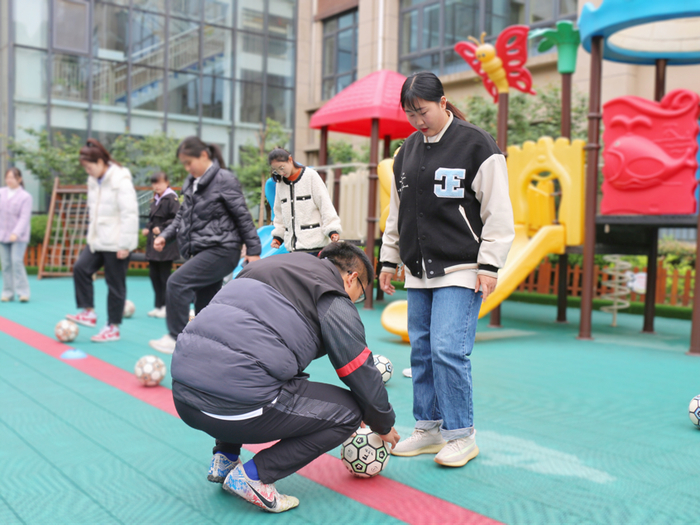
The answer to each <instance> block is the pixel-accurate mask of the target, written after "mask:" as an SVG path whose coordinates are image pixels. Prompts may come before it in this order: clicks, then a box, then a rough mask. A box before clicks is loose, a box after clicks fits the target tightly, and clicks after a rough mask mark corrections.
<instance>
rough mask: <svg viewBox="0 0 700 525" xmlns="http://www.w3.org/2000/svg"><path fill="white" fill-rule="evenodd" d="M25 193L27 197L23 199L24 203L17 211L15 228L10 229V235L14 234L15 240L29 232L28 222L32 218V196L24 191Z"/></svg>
mask: <svg viewBox="0 0 700 525" xmlns="http://www.w3.org/2000/svg"><path fill="white" fill-rule="evenodd" d="M25 193H26V194H27V195H26V198H25V199H24V202H23V203H22V207H21V208H20V210H19V217H18V218H17V224H15V227H14V228H13V229H12V233H14V234H15V235H16V236H17V238H20V236H21V235H22V234H24V233H25V232H27V231H29V229H30V226H29V221H30V220H31V217H32V195H31V193H29V192H27V191H25Z"/></svg>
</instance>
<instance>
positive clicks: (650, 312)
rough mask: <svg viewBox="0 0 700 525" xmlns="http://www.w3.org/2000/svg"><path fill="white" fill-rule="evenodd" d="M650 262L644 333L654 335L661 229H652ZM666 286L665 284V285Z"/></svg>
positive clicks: (645, 301) (645, 300)
mask: <svg viewBox="0 0 700 525" xmlns="http://www.w3.org/2000/svg"><path fill="white" fill-rule="evenodd" d="M651 232H652V239H651V245H650V246H649V260H648V261H647V293H646V294H645V295H644V327H643V328H642V333H645V334H653V333H654V314H655V313H656V277H657V275H656V274H657V266H658V264H657V259H658V258H659V229H658V228H652V229H651ZM664 284H665V283H664Z"/></svg>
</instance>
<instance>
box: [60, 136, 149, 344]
mask: <svg viewBox="0 0 700 525" xmlns="http://www.w3.org/2000/svg"><path fill="white" fill-rule="evenodd" d="M80 164H82V166H83V168H85V171H86V172H87V174H88V175H89V176H88V182H87V186H88V210H89V214H90V218H89V219H90V220H89V225H88V234H87V246H86V247H85V248H84V249H83V251H82V252H81V254H80V257H78V261H77V262H76V263H75V266H74V267H73V281H74V283H75V300H76V302H77V304H78V308H82V311H81V312H79V313H77V314H75V315H67V316H66V318H68V319H70V320H71V321H74V322H76V323H79V324H81V325H83V326H89V327H94V326H95V325H96V324H97V314H95V302H94V292H95V291H94V286H93V282H92V276H93V274H95V273H96V272H97V271H98V270H100V268H103V267H104V271H105V281H106V282H107V288H108V290H109V293H108V294H107V324H106V325H105V326H104V327H103V328H102V329H101V330H100V332H99V333H98V334H97V335H93V336H92V337H91V338H90V340H91V341H93V342H95V343H107V342H110V341H119V325H120V324H121V322H122V316H123V314H124V301H126V270H127V268H128V266H129V254H130V252H131V251H132V250H134V249H135V248H136V246H137V245H138V231H139V210H138V203H137V201H136V191H135V190H134V184H133V182H132V180H131V172H130V171H129V170H128V168H125V167H124V166H122V165H121V164H119V163H118V162H116V161H115V160H113V159H112V157H111V156H110V154H109V152H108V151H107V149H106V148H105V147H104V146H103V145H102V144H101V143H100V142H99V141H97V140H95V139H88V141H87V143H86V145H85V146H83V147H82V148H80Z"/></svg>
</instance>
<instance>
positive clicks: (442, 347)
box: [379, 72, 515, 467]
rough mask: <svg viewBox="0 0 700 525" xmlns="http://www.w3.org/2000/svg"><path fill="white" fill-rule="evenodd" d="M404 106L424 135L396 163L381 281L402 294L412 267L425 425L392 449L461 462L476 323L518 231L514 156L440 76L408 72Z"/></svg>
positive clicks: (419, 399)
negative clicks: (394, 280) (455, 99)
mask: <svg viewBox="0 0 700 525" xmlns="http://www.w3.org/2000/svg"><path fill="white" fill-rule="evenodd" d="M401 106H402V107H403V109H404V111H405V112H406V117H408V120H409V122H410V123H411V124H412V125H413V127H415V128H416V129H417V130H418V131H417V132H415V133H413V135H411V136H410V137H408V138H407V139H406V142H404V144H403V146H402V147H401V149H400V150H399V152H398V154H397V155H396V158H395V159H394V177H393V179H392V194H391V201H390V207H389V218H388V219H387V223H386V229H385V231H384V237H383V244H382V251H381V260H382V261H383V269H382V273H381V275H380V277H379V283H380V286H381V288H382V290H384V291H385V292H386V293H388V294H390V295H391V294H393V292H394V287H393V286H392V285H391V276H392V274H393V273H394V270H395V269H396V266H397V264H399V263H401V262H403V263H404V265H405V268H406V288H407V289H408V335H409V337H410V340H411V369H412V372H413V416H414V418H415V419H416V426H415V430H414V432H413V434H412V435H411V436H410V437H409V438H408V439H405V440H404V441H402V442H400V443H399V444H398V445H397V446H396V447H395V448H394V449H393V450H392V451H391V453H392V454H394V455H397V456H415V455H418V454H429V453H437V455H436V456H435V461H436V462H437V463H439V464H441V465H444V466H448V467H462V466H464V465H466V464H467V462H468V461H470V460H471V459H473V458H475V457H476V456H477V455H478V454H479V448H478V447H477V446H476V439H475V430H474V421H473V419H474V418H473V410H472V376H471V362H470V360H469V356H470V355H471V352H472V348H473V346H474V338H475V336H476V321H477V319H478V317H479V309H480V307H481V301H482V298H483V299H486V297H488V295H489V294H490V293H491V292H492V291H493V290H494V288H495V287H496V281H497V278H498V269H499V268H501V267H502V266H503V265H504V264H505V261H506V256H507V255H508V251H509V250H510V245H511V243H512V242H513V238H514V236H515V232H514V226H513V210H512V207H511V203H510V197H509V195H508V173H507V169H506V161H505V157H504V156H503V154H502V153H501V151H500V150H499V149H498V146H497V145H496V142H495V141H494V140H493V138H492V137H491V136H490V135H489V134H488V133H486V132H485V131H484V130H482V129H480V128H478V127H476V126H474V125H472V124H469V123H468V122H466V121H465V120H464V116H463V115H462V114H461V113H460V112H459V110H458V109H456V108H455V107H454V106H452V105H451V104H450V103H449V102H447V99H446V98H445V93H444V90H443V87H442V83H441V82H440V80H439V79H438V78H437V77H436V76H435V75H434V74H432V73H428V72H422V73H416V74H414V75H412V76H410V77H408V79H406V81H405V82H404V84H403V87H402V89H401ZM479 291H480V292H481V293H479Z"/></svg>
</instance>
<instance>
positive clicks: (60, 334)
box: [54, 319, 79, 343]
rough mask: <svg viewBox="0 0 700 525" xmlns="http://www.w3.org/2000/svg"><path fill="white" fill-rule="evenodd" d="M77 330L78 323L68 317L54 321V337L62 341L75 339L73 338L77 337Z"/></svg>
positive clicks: (67, 341)
mask: <svg viewBox="0 0 700 525" xmlns="http://www.w3.org/2000/svg"><path fill="white" fill-rule="evenodd" d="M78 332H79V330H78V325H77V324H75V323H74V322H73V321H69V320H68V319H62V320H60V321H59V322H58V323H56V328H55V329H54V333H55V334H56V339H58V340H59V341H61V342H62V343H69V342H71V341H75V338H76V337H78Z"/></svg>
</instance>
